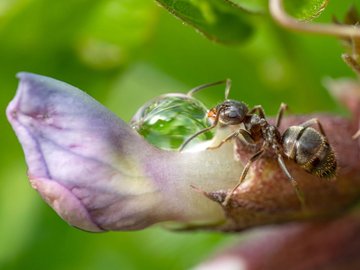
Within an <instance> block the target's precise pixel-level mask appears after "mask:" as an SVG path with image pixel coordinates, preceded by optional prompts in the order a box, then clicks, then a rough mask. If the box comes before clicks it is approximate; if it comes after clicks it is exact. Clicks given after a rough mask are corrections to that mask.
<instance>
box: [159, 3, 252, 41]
mask: <svg viewBox="0 0 360 270" xmlns="http://www.w3.org/2000/svg"><path fill="white" fill-rule="evenodd" d="M157 2H159V3H160V4H161V5H162V6H163V7H164V8H165V9H167V10H168V11H169V12H170V13H171V14H173V15H174V16H176V17H177V18H179V19H181V20H182V21H184V22H185V23H187V24H189V25H191V26H193V27H195V28H196V29H197V30H198V31H199V32H201V33H202V34H204V35H205V36H206V37H207V38H209V39H211V40H213V41H217V42H220V43H225V44H239V43H241V42H244V41H245V40H247V38H249V36H250V35H251V33H252V32H253V31H252V30H253V29H252V26H251V25H250V23H249V22H248V21H247V19H246V17H245V16H246V13H245V12H244V11H245V10H243V9H239V8H235V7H234V5H233V4H232V3H231V2H228V1H224V0H157Z"/></svg>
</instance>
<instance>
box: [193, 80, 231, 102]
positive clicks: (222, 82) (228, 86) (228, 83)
mask: <svg viewBox="0 0 360 270" xmlns="http://www.w3.org/2000/svg"><path fill="white" fill-rule="evenodd" d="M219 84H226V88H225V97H226V98H227V95H228V94H229V92H230V88H231V80H230V79H226V80H221V81H217V82H212V83H207V84H202V85H199V86H196V87H195V88H193V89H191V90H189V92H187V94H186V95H188V96H190V97H192V96H193V94H195V93H196V92H198V91H200V90H202V89H205V88H209V87H212V86H216V85H219Z"/></svg>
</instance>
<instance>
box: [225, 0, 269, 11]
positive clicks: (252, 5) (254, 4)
mask: <svg viewBox="0 0 360 270" xmlns="http://www.w3.org/2000/svg"><path fill="white" fill-rule="evenodd" d="M225 1H229V2H232V3H233V4H235V5H236V6H238V7H240V8H242V9H244V10H246V11H248V12H252V13H265V12H266V11H267V6H268V0H225Z"/></svg>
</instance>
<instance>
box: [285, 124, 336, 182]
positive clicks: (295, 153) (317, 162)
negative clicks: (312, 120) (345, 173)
mask: <svg viewBox="0 0 360 270" xmlns="http://www.w3.org/2000/svg"><path fill="white" fill-rule="evenodd" d="M282 146H283V151H284V154H285V155H286V156H287V157H288V158H290V159H292V160H294V161H295V162H296V163H297V164H298V165H299V166H301V167H302V168H303V169H304V170H305V171H307V172H309V173H310V174H313V175H316V176H318V177H322V178H331V177H333V176H335V174H336V167H337V164H336V158H335V154H334V151H333V150H332V148H331V146H330V144H329V143H328V141H327V138H326V137H325V136H324V135H322V134H321V133H320V132H318V131H317V130H316V129H314V128H311V127H303V126H291V127H289V128H288V129H287V130H286V131H285V132H284V134H283V136H282Z"/></svg>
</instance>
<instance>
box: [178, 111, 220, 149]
mask: <svg viewBox="0 0 360 270" xmlns="http://www.w3.org/2000/svg"><path fill="white" fill-rule="evenodd" d="M221 110H223V108H222V107H221V108H220V109H219V110H218V111H217V113H216V118H215V120H214V123H213V124H212V125H211V126H210V127H207V128H204V129H202V130H200V131H198V132H196V133H195V134H193V135H191V136H190V137H189V138H187V139H186V140H185V142H183V144H182V145H180V148H179V152H181V151H182V150H184V148H185V147H186V145H188V143H189V142H191V141H192V140H193V139H194V138H195V137H197V136H199V135H200V134H203V133H205V132H207V131H209V130H211V129H213V128H215V127H216V126H217V124H218V123H219V117H220V112H221Z"/></svg>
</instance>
